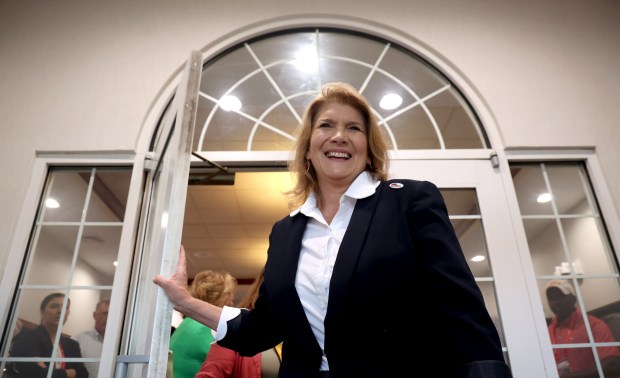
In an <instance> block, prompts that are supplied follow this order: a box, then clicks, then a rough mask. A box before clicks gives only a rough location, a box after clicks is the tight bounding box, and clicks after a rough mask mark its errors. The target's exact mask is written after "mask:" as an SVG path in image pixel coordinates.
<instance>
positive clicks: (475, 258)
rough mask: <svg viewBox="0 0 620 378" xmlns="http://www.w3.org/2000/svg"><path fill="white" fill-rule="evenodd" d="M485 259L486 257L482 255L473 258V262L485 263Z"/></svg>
mask: <svg viewBox="0 0 620 378" xmlns="http://www.w3.org/2000/svg"><path fill="white" fill-rule="evenodd" d="M484 259H485V257H484V256H482V255H477V256H474V257H472V258H471V261H474V262H479V261H484Z"/></svg>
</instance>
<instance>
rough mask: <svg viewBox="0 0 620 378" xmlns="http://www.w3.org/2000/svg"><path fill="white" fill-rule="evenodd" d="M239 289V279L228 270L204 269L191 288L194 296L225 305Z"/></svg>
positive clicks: (213, 303)
mask: <svg viewBox="0 0 620 378" xmlns="http://www.w3.org/2000/svg"><path fill="white" fill-rule="evenodd" d="M236 289H237V279H236V278H235V277H233V276H231V275H230V273H228V272H223V271H213V270H203V271H201V272H199V273H198V274H196V276H195V277H194V280H193V281H192V284H191V286H190V288H189V293H190V294H191V296H192V297H194V298H198V299H200V300H203V301H205V302H209V303H211V304H212V305H215V306H218V307H223V306H224V305H226V303H227V302H228V301H229V300H230V298H231V296H232V295H233V294H234V292H235V290H236Z"/></svg>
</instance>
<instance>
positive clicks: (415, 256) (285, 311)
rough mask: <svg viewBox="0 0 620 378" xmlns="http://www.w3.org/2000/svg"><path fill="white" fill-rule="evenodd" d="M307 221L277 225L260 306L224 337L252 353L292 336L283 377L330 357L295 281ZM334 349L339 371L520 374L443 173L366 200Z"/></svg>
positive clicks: (341, 284)
mask: <svg viewBox="0 0 620 378" xmlns="http://www.w3.org/2000/svg"><path fill="white" fill-rule="evenodd" d="M391 184H393V185H391ZM401 184H402V185H401ZM307 222H308V218H307V217H306V216H305V215H303V214H301V213H298V214H297V215H295V216H293V217H290V216H287V217H285V218H283V219H282V220H280V221H278V222H277V223H276V224H275V225H274V226H273V229H272V231H271V235H270V237H269V242H270V245H269V250H268V256H267V262H266V266H265V273H264V276H265V278H264V283H263V284H262V286H261V288H260V295H259V298H258V300H257V303H256V306H255V309H254V310H253V311H242V314H241V316H238V317H236V318H234V319H232V320H230V321H229V322H228V323H227V326H228V331H227V333H226V336H225V337H224V338H223V339H222V340H221V341H220V342H219V344H221V345H223V346H225V347H228V348H231V349H235V350H238V351H239V352H240V353H241V354H242V355H254V354H256V353H258V352H260V351H262V350H265V349H267V348H270V347H273V346H274V345H276V344H277V343H278V342H280V341H283V348H282V364H281V367H280V375H279V377H281V378H288V377H291V378H293V377H294V378H303V377H316V376H317V374H318V370H319V367H320V363H321V354H322V351H321V348H320V347H319V345H318V343H317V341H316V338H315V337H314V334H313V333H312V330H311V328H310V325H309V323H308V320H307V318H306V316H305V313H304V310H303V307H302V304H301V302H300V299H299V297H298V295H297V291H296V289H295V276H296V273H297V264H298V260H299V254H300V247H301V240H302V237H303V234H304V230H305V228H306V223H307ZM403 300H404V302H403ZM324 352H325V354H326V356H327V358H328V361H329V367H330V378H341V377H343V378H349V377H374V378H376V377H398V376H412V375H415V374H416V373H419V372H424V371H430V372H432V374H431V375H432V376H433V377H450V378H455V377H486V378H490V377H510V370H509V368H508V366H507V365H506V364H505V363H504V359H503V353H502V350H501V345H500V340H499V336H498V333H497V330H496V328H495V326H494V324H493V322H492V320H491V318H490V316H489V314H488V312H487V310H486V308H485V305H484V301H483V297H482V294H481V292H480V290H479V288H478V285H477V284H476V282H475V281H474V277H473V275H472V273H471V271H470V269H469V267H468V265H467V261H466V260H465V258H464V256H463V253H462V250H461V247H460V245H459V242H458V239H457V237H456V234H455V232H454V229H453V227H452V224H451V223H450V220H449V219H448V213H447V209H446V206H445V203H444V200H443V198H442V196H441V194H440V192H439V190H438V189H437V187H436V186H435V185H434V184H432V183H429V182H425V181H415V180H390V181H387V182H384V183H381V184H380V185H379V187H378V188H377V190H376V192H375V194H373V195H372V196H370V197H367V198H364V199H359V200H358V201H357V203H356V206H355V210H354V211H353V215H352V217H351V222H350V223H349V227H348V229H347V231H346V233H345V235H344V238H343V241H342V244H341V246H340V249H339V251H338V256H337V258H336V262H335V265H334V270H333V273H332V278H331V282H330V291H329V302H328V307H327V315H326V317H325V351H324Z"/></svg>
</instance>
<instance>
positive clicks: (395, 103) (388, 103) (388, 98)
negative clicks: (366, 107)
mask: <svg viewBox="0 0 620 378" xmlns="http://www.w3.org/2000/svg"><path fill="white" fill-rule="evenodd" d="M402 103H403V98H402V97H400V96H399V95H397V94H396V93H390V94H386V95H385V96H383V98H382V99H381V102H380V103H379V106H380V107H381V109H385V110H392V109H396V108H398V107H399V106H400V104H402Z"/></svg>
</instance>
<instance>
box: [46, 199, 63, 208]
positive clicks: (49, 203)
mask: <svg viewBox="0 0 620 378" xmlns="http://www.w3.org/2000/svg"><path fill="white" fill-rule="evenodd" d="M45 207H48V208H50V209H56V208H59V207H60V204H59V203H58V201H56V200H55V199H53V198H48V199H46V200H45Z"/></svg>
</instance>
